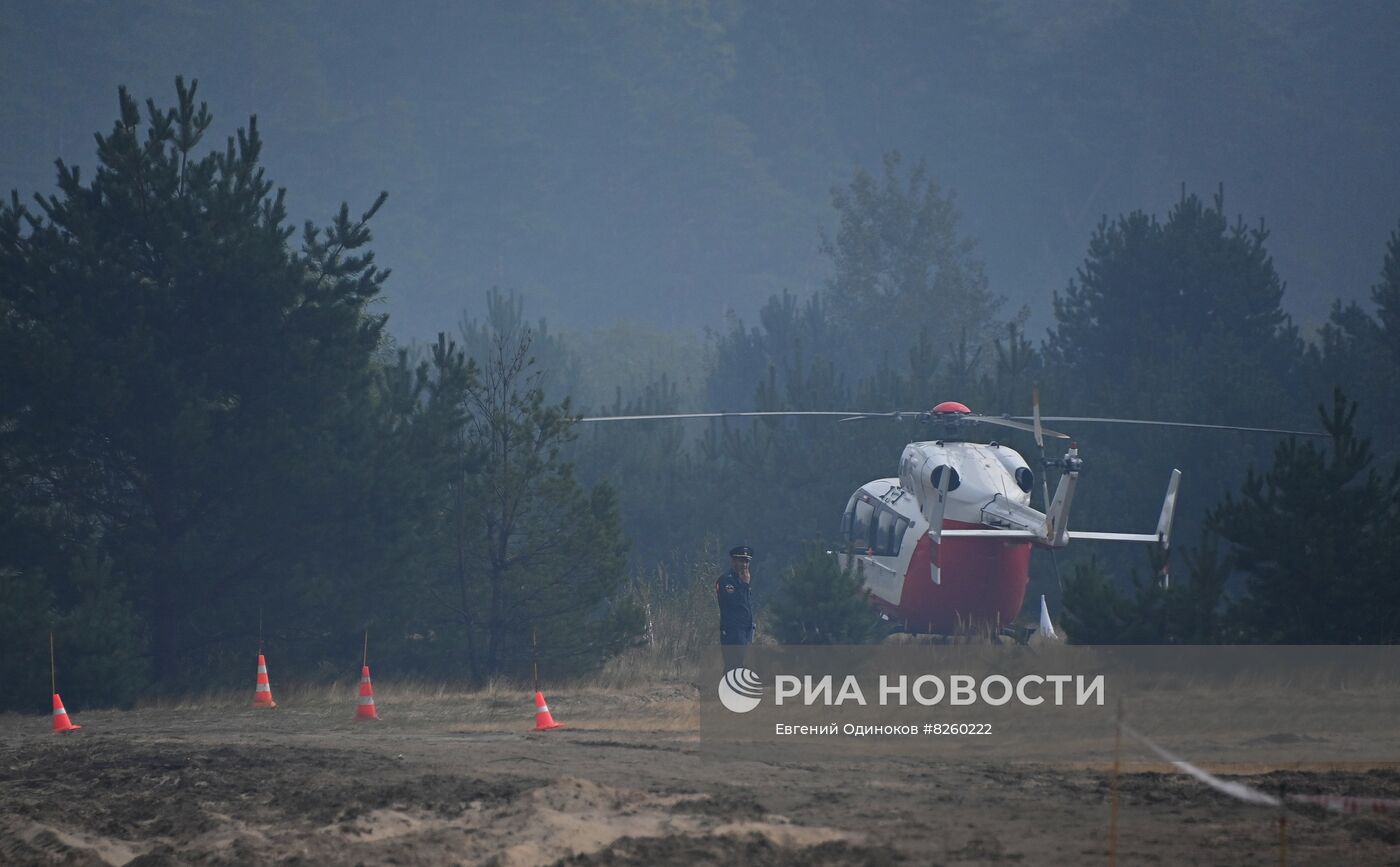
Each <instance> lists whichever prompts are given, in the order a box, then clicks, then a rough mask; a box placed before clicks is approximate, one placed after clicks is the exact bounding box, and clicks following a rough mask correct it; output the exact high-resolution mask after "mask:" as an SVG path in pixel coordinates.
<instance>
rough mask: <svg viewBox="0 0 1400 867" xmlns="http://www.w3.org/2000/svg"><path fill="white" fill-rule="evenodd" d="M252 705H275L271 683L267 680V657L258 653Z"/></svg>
mask: <svg viewBox="0 0 1400 867" xmlns="http://www.w3.org/2000/svg"><path fill="white" fill-rule="evenodd" d="M253 707H269V708H271V707H277V702H275V701H273V700H272V684H271V683H269V682H268V680H267V659H266V658H264V657H263V655H262V654H261V653H259V654H258V685H257V687H256V688H255V689H254V690H253Z"/></svg>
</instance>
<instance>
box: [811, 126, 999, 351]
mask: <svg viewBox="0 0 1400 867" xmlns="http://www.w3.org/2000/svg"><path fill="white" fill-rule="evenodd" d="M900 162H901V157H900V155H899V153H898V152H897V151H895V152H890V153H888V154H886V155H885V159H884V174H883V176H882V177H881V178H879V179H876V178H875V177H874V176H873V175H871V174H870V173H868V172H866V171H865V170H863V169H861V170H858V171H857V172H856V174H855V177H854V178H853V179H852V180H851V182H850V184H849V185H848V186H847V187H846V188H844V189H836V190H833V191H832V194H831V200H832V205H833V206H834V207H835V208H836V212H837V214H838V215H839V225H838V227H837V230H836V234H835V236H834V237H830V238H827V237H824V238H823V239H822V252H824V253H826V254H827V255H828V256H829V257H830V258H831V261H832V265H833V267H834V269H835V275H834V276H833V277H832V279H831V280H830V281H829V282H828V283H827V286H826V290H825V292H824V296H823V297H824V298H825V300H826V302H827V306H828V308H829V310H830V315H831V321H832V322H834V323H840V327H841V337H843V338H846V339H845V341H844V342H843V344H842V346H841V348H842V349H845V350H848V351H854V350H856V349H858V348H860V347H863V346H867V345H868V344H869V342H870V341H871V340H872V338H874V336H875V335H879V340H880V341H881V342H883V343H885V344H886V345H894V346H900V347H905V346H913V345H914V344H915V343H916V342H917V341H918V339H919V336H920V333H921V332H925V333H927V334H928V336H929V337H931V338H932V339H933V341H934V342H935V343H937V344H951V343H953V342H954V341H956V340H958V339H959V338H961V337H968V338H970V339H971V341H972V343H973V345H975V346H980V345H982V344H983V342H984V338H985V337H986V336H988V335H987V332H988V331H989V329H990V327H991V325H992V321H993V316H994V314H995V313H996V310H997V307H998V306H999V304H1000V302H999V301H998V299H996V298H995V297H994V296H993V295H992V293H991V292H990V291H989V290H988V288H987V278H986V276H985V275H984V274H983V272H982V263H981V262H979V261H978V260H976V259H975V258H973V255H972V251H973V243H972V241H970V240H968V239H966V238H963V237H960V236H959V234H958V214H957V210H956V209H955V208H954V205H953V199H952V196H951V195H945V194H944V193H943V191H942V190H941V189H940V188H939V186H938V183H937V182H936V181H934V180H933V179H932V178H930V177H929V175H928V170H927V168H926V167H925V165H924V164H923V163H919V164H918V165H916V166H914V168H913V169H912V170H911V171H910V172H909V173H908V175H907V177H906V176H904V175H903V173H902V172H901V170H900ZM872 360H875V361H878V360H879V359H878V357H875V358H873V359H872ZM858 372H860V373H862V374H865V373H868V372H869V371H868V369H860V370H859V371H858Z"/></svg>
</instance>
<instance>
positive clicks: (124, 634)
mask: <svg viewBox="0 0 1400 867" xmlns="http://www.w3.org/2000/svg"><path fill="white" fill-rule="evenodd" d="M112 570H113V563H112V561H111V560H110V559H107V558H99V556H98V555H96V554H93V553H86V554H84V555H82V556H80V557H78V558H77V559H76V560H75V562H74V563H73V568H72V570H71V571H70V573H69V574H70V576H71V579H72V581H73V583H74V586H75V588H76V590H77V592H78V598H77V601H76V604H75V605H73V607H72V608H70V609H69V610H67V611H66V612H64V613H63V614H62V615H61V616H60V617H58V618H57V621H56V622H55V624H54V637H55V641H57V642H59V643H60V646H61V648H62V650H63V655H62V660H63V661H62V666H61V669H60V674H59V687H60V691H61V690H64V689H66V690H69V692H70V694H71V695H75V696H81V697H82V702H83V704H86V705H89V706H93V705H96V706H104V705H120V706H130V705H131V704H132V703H133V702H134V701H135V700H136V697H137V695H138V694H139V693H140V691H141V690H142V689H143V688H144V687H145V686H146V685H147V684H148V683H149V682H150V666H149V664H148V660H147V658H146V655H145V648H146V635H145V624H144V623H143V621H142V619H141V618H140V616H139V615H138V614H137V613H136V610H135V608H134V607H133V606H132V604H131V603H130V602H129V601H128V600H127V598H126V594H125V590H124V582H122V581H121V580H120V579H119V577H118V576H116V575H114V574H113V571H112Z"/></svg>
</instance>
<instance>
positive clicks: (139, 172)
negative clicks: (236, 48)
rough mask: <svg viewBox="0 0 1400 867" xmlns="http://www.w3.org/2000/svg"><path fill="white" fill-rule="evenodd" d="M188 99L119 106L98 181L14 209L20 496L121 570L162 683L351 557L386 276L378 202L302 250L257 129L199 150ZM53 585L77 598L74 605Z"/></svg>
mask: <svg viewBox="0 0 1400 867" xmlns="http://www.w3.org/2000/svg"><path fill="white" fill-rule="evenodd" d="M176 92H177V102H176V104H175V106H174V107H172V108H159V107H157V105H156V104H155V102H154V101H148V102H147V103H146V112H145V118H144V120H143V118H142V113H141V110H140V108H139V107H138V105H137V103H136V101H135V100H134V99H133V98H132V97H131V96H130V95H129V94H128V93H127V92H126V90H125V89H122V90H121V91H120V94H119V112H120V116H119V118H118V120H117V121H116V123H115V125H114V126H113V128H112V130H111V132H110V133H108V134H107V135H99V136H97V154H98V161H99V164H98V168H97V170H96V171H95V172H94V173H93V175H92V178H91V180H90V181H87V182H84V179H83V177H82V174H81V173H80V172H79V170H78V169H77V168H76V167H69V166H68V165H66V164H64V163H63V162H62V161H60V162H59V163H58V194H57V195H48V196H36V197H35V198H36V203H37V209H36V210H31V209H30V208H29V207H26V206H25V205H23V204H21V203H20V201H19V197H18V195H14V196H12V198H11V202H10V203H9V204H8V205H7V206H6V207H4V208H3V209H0V312H3V315H0V377H3V385H0V463H2V464H3V466H4V467H5V469H6V474H7V475H9V474H11V473H13V474H14V476H13V478H14V479H17V481H16V482H15V484H14V485H12V486H10V487H9V488H8V495H9V496H10V497H12V504H13V505H14V506H16V507H17V508H19V509H21V510H23V511H25V512H26V513H28V514H29V515H31V516H39V517H36V518H35V521H37V522H39V523H41V524H45V525H48V526H52V525H54V524H55V522H56V521H58V522H62V523H63V524H64V525H65V526H66V527H68V531H66V533H65V534H58V535H56V536H54V537H52V539H53V540H54V541H56V542H57V543H58V544H59V550H60V551H62V552H63V553H62V555H61V556H62V557H65V558H67V557H72V556H75V555H76V553H77V552H76V551H75V550H74V542H75V541H82V542H83V543H84V544H87V543H93V544H96V545H98V546H99V548H100V551H101V552H102V553H104V554H105V555H107V556H110V558H111V561H112V566H111V576H112V580H113V581H116V582H120V584H121V585H122V586H123V587H124V588H125V590H126V593H125V595H126V596H127V597H128V598H129V599H131V600H132V601H133V602H135V603H136V605H137V608H138V610H139V611H140V612H141V614H142V615H143V616H144V617H145V618H146V619H147V620H148V621H149V623H150V626H151V631H152V636H153V640H154V647H153V650H154V657H155V663H156V672H157V674H158V676H159V677H160V678H161V679H162V680H163V681H167V682H168V681H169V680H170V679H171V678H172V677H173V676H174V675H175V674H176V673H177V671H178V670H179V668H180V667H181V666H182V664H192V663H193V662H194V660H196V659H198V658H200V656H201V654H207V653H209V652H210V650H211V648H213V647H215V646H216V645H217V644H218V642H219V641H220V640H222V639H225V638H227V637H229V636H230V635H237V634H239V633H240V632H242V633H244V634H248V633H251V631H252V624H253V623H255V622H256V617H257V614H256V612H257V607H258V600H259V598H261V597H262V596H264V595H266V596H268V597H272V598H276V599H277V600H278V601H286V602H288V603H293V602H300V601H302V600H300V599H298V598H297V594H298V593H299V592H301V591H304V590H306V589H307V588H308V587H310V586H311V585H312V584H314V583H316V582H317V581H322V582H324V581H326V580H329V581H331V582H332V583H333V582H334V581H335V580H336V579H335V578H333V577H331V576H325V575H316V574H314V573H315V571H316V570H315V567H314V560H315V559H316V556H317V554H308V553H307V552H320V553H324V552H325V551H326V550H328V549H334V548H335V547H336V545H337V542H338V541H339V540H340V539H341V538H342V534H343V533H344V532H345V521H344V518H345V517H346V515H347V512H348V510H349V509H351V508H353V504H354V503H356V502H357V498H356V497H350V496H346V494H347V493H349V492H347V491H346V490H344V489H340V488H338V487H337V485H336V484H335V482H334V480H336V479H337V478H339V477H340V476H339V475H338V474H340V473H341V472H342V471H348V470H350V469H352V468H354V467H355V466H357V465H358V464H359V463H360V461H361V459H362V458H363V457H364V455H363V453H361V452H359V451H357V448H358V447H359V446H360V445H361V444H362V443H363V442H364V440H363V439H362V438H360V437H357V436H356V435H355V433H354V432H355V431H356V429H357V427H358V426H359V425H360V424H361V421H362V419H363V418H364V417H365V416H364V413H363V410H364V409H365V408H366V406H367V405H368V401H369V399H370V397H369V395H370V391H371V382H372V378H373V377H372V368H371V356H372V353H373V351H374V350H375V348H376V346H377V345H378V344H379V342H380V340H381V334H382V329H383V324H384V317H383V316H375V315H371V314H370V313H369V312H368V304H369V303H370V302H371V301H373V300H374V299H375V298H376V297H377V296H378V295H379V292H380V287H381V285H382V283H383V280H384V279H385V277H386V276H387V273H386V272H381V271H380V270H379V269H378V268H377V267H376V266H375V264H374V257H373V254H371V253H368V252H366V250H365V245H366V244H367V242H368V241H369V238H370V236H369V231H368V229H367V227H366V223H367V222H368V221H369V219H370V218H371V217H372V216H373V214H374V213H375V211H377V210H378V208H379V207H380V205H381V204H382V203H383V201H384V196H383V195H382V194H381V195H380V196H379V198H378V199H376V200H375V202H374V204H373V205H372V206H371V207H370V208H369V209H368V210H367V211H366V212H365V213H364V214H363V215H362V216H360V217H358V218H353V217H351V216H350V212H349V209H348V208H347V207H345V206H342V208H341V209H340V213H339V214H338V215H337V216H336V217H335V219H334V220H333V221H332V223H331V224H330V226H329V227H328V228H327V229H326V230H325V231H324V232H323V231H320V230H318V229H316V228H315V227H313V226H311V225H310V224H309V223H308V224H307V226H306V229H305V232H304V234H303V239H302V246H301V250H300V252H294V251H292V250H291V249H290V247H289V244H288V241H289V239H290V237H291V235H292V233H293V230H292V228H291V227H290V226H288V225H287V215H286V209H285V206H284V191H283V190H280V189H276V190H274V187H273V184H272V182H271V181H269V180H268V179H267V178H266V177H265V175H264V171H263V169H262V167H261V165H260V158H261V151H262V140H261V137H260V136H259V134H258V127H257V123H256V118H251V119H250V120H249V124H248V126H247V128H246V129H242V130H239V132H238V134H237V136H236V137H230V138H229V139H228V141H227V143H226V145H225V146H224V147H222V148H219V149H215V150H213V151H211V152H208V153H204V154H202V155H201V153H200V152H199V148H200V145H201V143H202V141H203V139H204V136H205V134H206V132H207V131H208V130H209V129H210V127H211V125H212V123H213V118H212V115H211V114H210V113H209V111H208V109H207V107H206V106H205V105H204V104H203V103H199V102H197V101H196V84H194V83H191V84H190V85H189V86H188V87H187V86H186V85H185V83H184V81H183V80H181V79H176ZM352 477H353V474H350V475H347V476H345V478H352ZM7 541H8V540H7ZM0 547H4V548H5V549H6V550H7V551H19V552H20V556H23V557H30V556H31V552H25V551H24V546H18V547H17V548H14V549H11V548H9V547H8V546H0ZM7 556H13V555H12V554H7ZM52 559H53V558H50V560H51V561H52ZM11 565H13V566H15V567H17V568H20V569H28V568H31V567H33V566H35V565H37V564H36V563H34V562H18V563H12V564H11ZM50 570H52V566H50ZM49 574H50V577H51V578H52V579H53V581H54V583H55V586H56V588H57V590H58V593H57V595H58V597H59V598H60V600H61V599H62V598H63V597H64V596H65V595H68V596H73V595H74V594H76V593H78V589H77V588H76V586H75V585H74V584H73V581H72V580H71V579H70V578H68V577H67V576H66V570H63V571H62V572H60V571H50V573H49ZM287 613H288V616H289V617H297V616H298V614H301V615H305V614H308V613H309V612H306V611H304V610H302V611H298V610H292V611H288V612H287Z"/></svg>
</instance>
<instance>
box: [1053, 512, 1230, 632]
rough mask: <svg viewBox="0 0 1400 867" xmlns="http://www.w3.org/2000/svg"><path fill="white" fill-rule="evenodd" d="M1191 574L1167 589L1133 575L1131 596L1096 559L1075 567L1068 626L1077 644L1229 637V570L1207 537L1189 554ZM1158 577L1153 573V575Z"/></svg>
mask: <svg viewBox="0 0 1400 867" xmlns="http://www.w3.org/2000/svg"><path fill="white" fill-rule="evenodd" d="M1185 559H1186V562H1187V566H1188V571H1187V574H1186V575H1184V576H1182V575H1172V576H1171V577H1170V579H1169V581H1168V582H1166V584H1165V585H1164V583H1163V582H1162V581H1161V580H1160V579H1159V578H1158V577H1156V575H1155V574H1154V575H1153V577H1150V578H1147V579H1143V578H1139V577H1138V576H1136V575H1134V576H1133V578H1132V580H1131V582H1130V584H1129V587H1128V589H1127V592H1124V591H1123V590H1122V589H1120V588H1119V586H1117V585H1116V584H1115V583H1114V582H1113V581H1112V579H1111V578H1110V577H1109V575H1108V574H1107V573H1106V572H1105V571H1104V569H1103V566H1102V564H1101V563H1100V562H1099V561H1098V560H1097V559H1090V560H1089V561H1088V562H1087V563H1077V564H1075V567H1074V574H1073V575H1072V576H1070V577H1069V578H1068V579H1067V580H1066V581H1065V593H1064V600H1065V603H1064V606H1065V607H1064V622H1065V631H1066V633H1067V635H1068V637H1069V640H1070V641H1071V642H1072V643H1074V644H1213V643H1216V642H1218V641H1220V640H1222V638H1223V637H1224V635H1225V624H1224V618H1223V616H1222V607H1223V602H1224V595H1223V594H1224V590H1225V583H1226V581H1227V580H1228V579H1229V577H1230V564H1229V560H1228V558H1226V557H1223V556H1222V555H1221V553H1220V548H1219V542H1218V540H1217V539H1215V538H1213V537H1211V536H1209V535H1206V536H1203V537H1202V539H1201V544H1200V546H1199V547H1198V548H1197V549H1196V550H1195V551H1188V552H1186V553H1185ZM1154 571H1155V570H1154Z"/></svg>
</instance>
